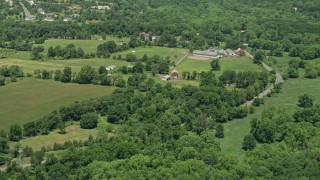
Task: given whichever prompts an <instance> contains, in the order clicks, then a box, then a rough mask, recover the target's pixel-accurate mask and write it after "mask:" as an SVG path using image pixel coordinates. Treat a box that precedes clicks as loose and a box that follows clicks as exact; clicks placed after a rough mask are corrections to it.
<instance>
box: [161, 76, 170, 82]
mask: <svg viewBox="0 0 320 180" xmlns="http://www.w3.org/2000/svg"><path fill="white" fill-rule="evenodd" d="M170 78H171V76H170V75H165V76H162V78H161V80H163V81H169V80H170Z"/></svg>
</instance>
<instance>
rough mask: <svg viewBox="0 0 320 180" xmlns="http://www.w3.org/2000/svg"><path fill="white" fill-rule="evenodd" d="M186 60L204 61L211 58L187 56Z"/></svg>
mask: <svg viewBox="0 0 320 180" xmlns="http://www.w3.org/2000/svg"><path fill="white" fill-rule="evenodd" d="M188 59H192V60H202V61H206V60H209V59H211V58H209V57H204V56H188Z"/></svg>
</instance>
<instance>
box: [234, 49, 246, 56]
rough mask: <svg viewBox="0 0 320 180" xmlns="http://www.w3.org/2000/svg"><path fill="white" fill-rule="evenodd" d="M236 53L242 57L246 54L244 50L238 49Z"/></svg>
mask: <svg viewBox="0 0 320 180" xmlns="http://www.w3.org/2000/svg"><path fill="white" fill-rule="evenodd" d="M236 53H237V55H241V54H243V53H245V52H244V50H243V49H241V48H238V49H237V50H236Z"/></svg>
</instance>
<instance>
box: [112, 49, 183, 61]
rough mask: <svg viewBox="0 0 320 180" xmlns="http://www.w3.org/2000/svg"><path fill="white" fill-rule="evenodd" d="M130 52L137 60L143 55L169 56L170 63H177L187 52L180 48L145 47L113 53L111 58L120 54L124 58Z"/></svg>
mask: <svg viewBox="0 0 320 180" xmlns="http://www.w3.org/2000/svg"><path fill="white" fill-rule="evenodd" d="M132 51H135V54H136V56H137V57H138V58H141V57H142V56H143V55H145V54H146V55H148V57H152V56H154V55H159V56H160V57H166V56H169V57H170V58H171V61H174V62H178V61H179V60H180V59H181V58H182V57H183V56H185V55H186V53H187V52H188V50H187V49H181V48H166V47H158V46H147V47H138V48H135V49H130V50H127V51H123V52H118V53H114V54H112V56H114V55H119V54H121V56H122V57H123V58H124V57H126V55H127V54H129V53H132Z"/></svg>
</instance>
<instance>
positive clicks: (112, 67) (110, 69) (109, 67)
mask: <svg viewBox="0 0 320 180" xmlns="http://www.w3.org/2000/svg"><path fill="white" fill-rule="evenodd" d="M116 68H117V67H116V66H115V65H111V66H108V67H106V70H107V71H112V70H114V69H116Z"/></svg>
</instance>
